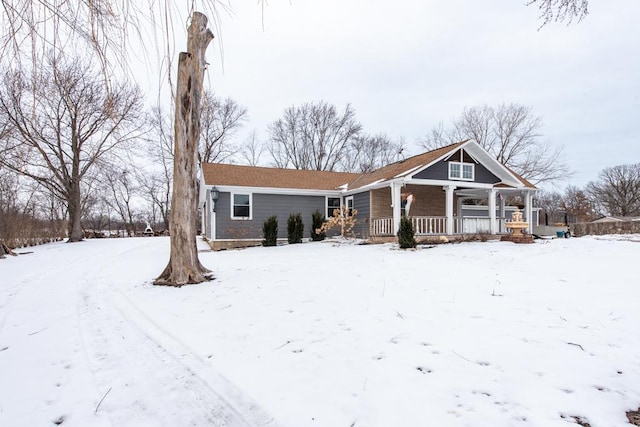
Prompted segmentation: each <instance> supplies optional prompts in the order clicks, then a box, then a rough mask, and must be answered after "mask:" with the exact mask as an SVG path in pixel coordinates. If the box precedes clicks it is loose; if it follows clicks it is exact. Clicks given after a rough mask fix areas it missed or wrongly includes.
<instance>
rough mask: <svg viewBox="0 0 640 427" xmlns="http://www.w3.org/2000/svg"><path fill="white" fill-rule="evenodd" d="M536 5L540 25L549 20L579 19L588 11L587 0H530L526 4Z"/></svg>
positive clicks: (569, 21) (569, 20) (568, 20)
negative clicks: (540, 21) (540, 20)
mask: <svg viewBox="0 0 640 427" xmlns="http://www.w3.org/2000/svg"><path fill="white" fill-rule="evenodd" d="M531 5H535V6H538V10H539V11H540V19H542V26H544V25H546V24H548V23H549V22H554V21H555V22H558V21H560V22H561V21H567V22H568V23H571V22H572V21H573V19H574V18H577V19H578V21H581V20H582V18H584V17H585V16H587V14H588V13H589V0H530V1H529V2H528V3H527V6H531Z"/></svg>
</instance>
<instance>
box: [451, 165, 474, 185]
mask: <svg viewBox="0 0 640 427" xmlns="http://www.w3.org/2000/svg"><path fill="white" fill-rule="evenodd" d="M474 172H475V165H474V164H473V163H463V162H449V179H460V180H463V181H473V180H474Z"/></svg>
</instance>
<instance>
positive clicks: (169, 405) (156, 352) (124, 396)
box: [77, 245, 275, 427]
mask: <svg viewBox="0 0 640 427" xmlns="http://www.w3.org/2000/svg"><path fill="white" fill-rule="evenodd" d="M141 249H143V247H142V245H141V246H136V248H134V249H131V250H132V251H133V250H141ZM127 252H130V251H127ZM127 252H122V253H120V254H117V255H114V256H112V257H110V259H109V260H101V265H103V266H104V267H102V268H100V269H98V270H97V271H95V270H94V271H91V270H88V271H86V272H85V273H84V275H83V278H82V286H81V289H80V293H79V296H78V300H77V301H78V303H77V304H78V306H77V310H78V317H79V321H80V327H81V330H82V336H83V341H84V346H85V349H86V356H87V359H88V362H89V364H90V366H91V369H92V371H93V374H94V377H95V380H96V382H97V383H98V384H100V385H101V387H102V388H103V389H104V392H106V391H107V390H109V389H111V391H110V392H109V395H108V396H107V397H106V398H105V399H104V402H103V403H102V405H101V406H100V412H105V413H107V414H108V417H109V419H110V421H111V423H112V424H113V425H117V426H127V425H131V426H140V425H154V426H155V425H172V426H173V425H211V426H230V427H231V426H233V427H235V426H238V427H240V426H270V427H273V426H275V422H274V421H273V419H272V418H271V417H270V416H269V415H267V414H265V413H264V412H263V411H262V410H261V409H260V408H259V407H258V406H257V405H256V404H255V403H254V402H253V401H252V400H251V399H250V398H248V397H247V396H245V395H243V393H242V392H241V391H239V390H237V388H235V387H234V386H233V385H232V384H230V383H229V382H228V381H227V380H226V379H224V378H223V377H222V376H221V375H220V374H219V373H217V372H216V371H215V370H214V369H212V368H211V366H210V365H209V364H207V363H206V362H204V361H202V360H200V359H199V358H198V357H196V356H195V355H193V353H192V352H191V351H189V350H188V349H187V348H185V346H184V345H183V344H181V343H180V342H179V340H178V339H176V338H175V337H173V336H171V334H169V333H168V332H166V331H164V330H163V329H162V328H161V327H160V326H159V325H158V324H157V323H156V322H154V321H153V320H152V319H151V318H149V317H148V316H146V315H145V314H144V312H143V311H142V310H141V309H140V308H139V307H138V306H137V305H136V304H135V303H134V302H133V301H131V300H130V299H129V298H127V297H126V294H125V293H124V292H122V291H121V290H119V289H118V284H117V283H114V281H113V279H112V278H110V276H109V269H110V268H111V266H112V265H113V264H115V263H121V262H127V259H126V258H127V256H126V254H127ZM107 284H108V286H107Z"/></svg>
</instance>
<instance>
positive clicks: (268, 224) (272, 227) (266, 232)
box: [262, 215, 278, 246]
mask: <svg viewBox="0 0 640 427" xmlns="http://www.w3.org/2000/svg"><path fill="white" fill-rule="evenodd" d="M262 235H263V236H264V240H263V241H262V246H276V245H277V243H278V217H277V216H275V215H274V216H270V217H269V218H267V219H266V220H265V221H264V223H263V224H262Z"/></svg>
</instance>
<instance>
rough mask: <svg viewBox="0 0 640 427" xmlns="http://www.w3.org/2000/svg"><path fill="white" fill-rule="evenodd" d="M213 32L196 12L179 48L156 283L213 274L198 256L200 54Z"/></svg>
mask: <svg viewBox="0 0 640 427" xmlns="http://www.w3.org/2000/svg"><path fill="white" fill-rule="evenodd" d="M211 40H213V34H212V33H211V31H210V30H209V29H207V17H206V16H205V15H203V14H202V13H199V12H194V13H193V16H192V19H191V25H190V26H189V31H188V38H187V49H188V52H187V53H185V52H182V53H180V58H179V62H178V81H177V91H176V112H175V124H174V127H175V129H174V132H175V146H174V147H175V148H174V151H175V153H174V161H173V193H172V199H171V211H170V213H169V234H170V236H171V255H170V258H169V264H168V265H167V267H166V268H165V269H164V271H163V272H162V274H161V275H160V276H159V277H158V278H157V279H156V280H155V281H154V284H155V285H168V286H182V285H186V284H193V283H201V282H204V281H206V280H211V279H212V276H211V275H207V273H210V272H211V271H210V270H208V269H206V268H205V267H204V266H203V265H202V264H201V263H200V260H199V259H198V247H197V244H196V234H197V220H198V194H199V192H198V138H199V137H200V104H201V97H202V80H203V77H204V68H205V64H206V62H205V58H204V54H205V51H206V49H207V46H208V45H209V43H210V42H211Z"/></svg>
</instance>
